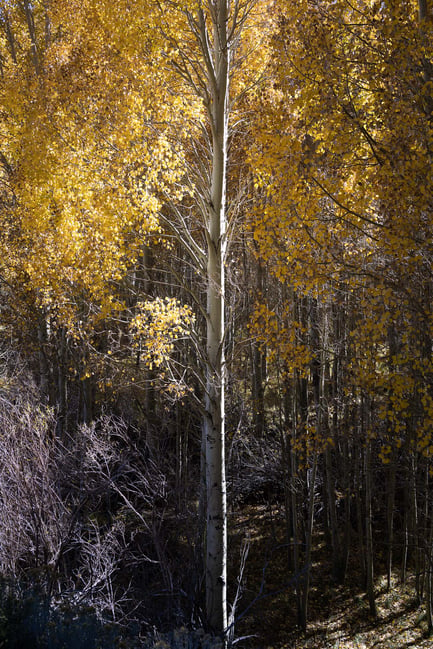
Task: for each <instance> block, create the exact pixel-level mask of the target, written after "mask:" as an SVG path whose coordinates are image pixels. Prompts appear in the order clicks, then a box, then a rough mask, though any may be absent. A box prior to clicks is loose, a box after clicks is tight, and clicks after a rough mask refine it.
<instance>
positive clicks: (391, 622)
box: [231, 506, 433, 649]
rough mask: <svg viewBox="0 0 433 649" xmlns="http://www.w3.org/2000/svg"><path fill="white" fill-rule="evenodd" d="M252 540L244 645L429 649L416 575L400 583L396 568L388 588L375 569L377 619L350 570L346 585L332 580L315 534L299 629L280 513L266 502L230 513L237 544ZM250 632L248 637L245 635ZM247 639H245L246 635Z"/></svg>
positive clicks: (241, 609) (243, 603) (241, 629)
mask: <svg viewBox="0 0 433 649" xmlns="http://www.w3.org/2000/svg"><path fill="white" fill-rule="evenodd" d="M247 536H248V537H249V541H248V545H249V552H248V557H247V560H246V565H245V570H244V575H243V578H242V587H243V595H242V598H241V600H240V602H239V604H238V608H237V614H236V615H237V618H238V621H237V624H236V634H235V635H236V637H237V638H238V639H239V640H238V647H240V648H242V649H244V648H245V649H373V648H374V649H409V648H412V649H427V648H428V649H431V648H432V647H433V638H432V637H427V634H426V630H427V625H426V619H425V611H424V607H423V606H419V605H418V604H417V602H416V599H415V589H414V583H413V578H412V577H411V576H409V577H408V579H407V581H406V583H405V584H402V583H401V581H400V579H399V577H398V575H397V573H396V574H395V576H394V578H393V583H392V588H391V589H390V590H387V588H386V585H387V584H386V578H385V576H380V570H379V567H378V568H377V574H376V582H375V584H376V590H375V592H376V595H377V599H376V604H377V618H376V619H375V620H373V619H372V618H371V617H370V615H369V607H368V602H367V600H366V597H365V591H364V590H363V588H362V586H361V585H360V584H359V580H357V581H356V580H355V579H354V577H353V569H352V573H351V575H349V578H348V579H347V580H346V583H345V584H344V585H342V586H339V585H336V584H333V583H331V579H330V566H329V561H327V557H326V553H325V547H324V541H323V538H322V537H323V535H321V534H320V531H318V532H317V533H316V537H315V547H314V549H313V556H312V570H311V592H310V599H309V624H308V629H307V632H305V633H303V632H301V631H300V630H299V628H297V626H296V603H295V597H294V584H293V581H291V579H290V575H289V578H288V570H287V546H286V545H285V544H284V530H283V529H282V516H281V515H280V513H279V512H278V511H277V510H275V511H274V512H270V510H269V508H268V507H266V506H262V507H260V506H255V507H252V506H251V507H247V508H242V514H241V515H240V516H239V514H236V515H235V514H233V515H232V524H231V538H232V544H233V545H232V547H236V546H237V547H239V549H240V548H241V546H242V541H243V540H244V539H245V538H246V537H247ZM250 634H251V637H249V638H248V639H247V638H246V637H245V636H248V635H250ZM242 637H244V639H242Z"/></svg>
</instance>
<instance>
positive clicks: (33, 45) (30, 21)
mask: <svg viewBox="0 0 433 649" xmlns="http://www.w3.org/2000/svg"><path fill="white" fill-rule="evenodd" d="M24 11H25V14H26V22H27V29H28V30H29V36H30V50H31V53H32V60H33V65H34V68H35V71H36V74H37V75H38V76H39V75H40V74H41V65H40V61H39V53H38V46H37V41H36V29H35V21H34V17H33V12H32V8H31V5H30V2H29V0H24Z"/></svg>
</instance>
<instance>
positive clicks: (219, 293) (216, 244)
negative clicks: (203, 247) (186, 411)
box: [204, 0, 229, 634]
mask: <svg viewBox="0 0 433 649" xmlns="http://www.w3.org/2000/svg"><path fill="white" fill-rule="evenodd" d="M209 5H210V6H209V10H210V14H211V16H212V23H213V24H212V28H213V39H212V41H213V42H212V46H211V47H212V50H213V51H211V52H210V54H211V55H212V60H213V68H214V80H211V83H210V84H209V85H210V87H209V96H210V103H209V105H208V107H207V108H208V116H209V120H210V126H211V132H212V169H211V171H212V178H211V188H210V200H209V209H208V215H207V224H208V227H207V233H206V235H207V254H208V260H207V339H206V351H207V354H206V355H207V359H206V360H207V370H206V372H207V376H206V391H207V394H206V404H205V406H206V414H205V418H204V435H205V446H206V499H207V520H206V614H207V620H208V624H209V626H210V628H211V629H212V630H213V631H214V632H215V633H218V634H223V633H224V632H225V630H226V628H227V562H226V558H227V508H226V479H225V451H224V436H225V430H224V414H225V412H224V411H225V404H224V388H225V361H224V327H225V324H224V257H225V237H226V209H225V202H226V201H225V199H226V169H227V139H228V92H229V47H228V42H227V19H228V7H227V0H217V1H216V2H214V3H212V2H211V1H210V2H209ZM212 81H214V83H212Z"/></svg>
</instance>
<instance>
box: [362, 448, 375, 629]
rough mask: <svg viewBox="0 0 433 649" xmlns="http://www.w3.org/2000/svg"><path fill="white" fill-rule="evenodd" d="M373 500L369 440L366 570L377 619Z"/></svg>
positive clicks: (366, 498)
mask: <svg viewBox="0 0 433 649" xmlns="http://www.w3.org/2000/svg"><path fill="white" fill-rule="evenodd" d="M371 500H372V471H371V443H370V442H369V441H368V440H367V442H366V449H365V541H366V560H367V563H366V568H367V599H368V604H369V607H370V614H371V616H372V617H374V618H376V617H377V611H376V601H375V597H374V568H373V566H374V562H373V524H372V514H371Z"/></svg>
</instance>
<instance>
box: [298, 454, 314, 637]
mask: <svg viewBox="0 0 433 649" xmlns="http://www.w3.org/2000/svg"><path fill="white" fill-rule="evenodd" d="M316 473H317V453H314V455H313V466H312V468H311V475H310V483H309V495H308V520H307V529H306V538H305V568H304V570H305V574H304V579H303V580H302V581H303V592H302V602H301V628H302V629H303V630H304V631H306V629H307V621H308V596H309V593H310V575H311V549H312V546H313V526H314V493H315V486H316Z"/></svg>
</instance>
